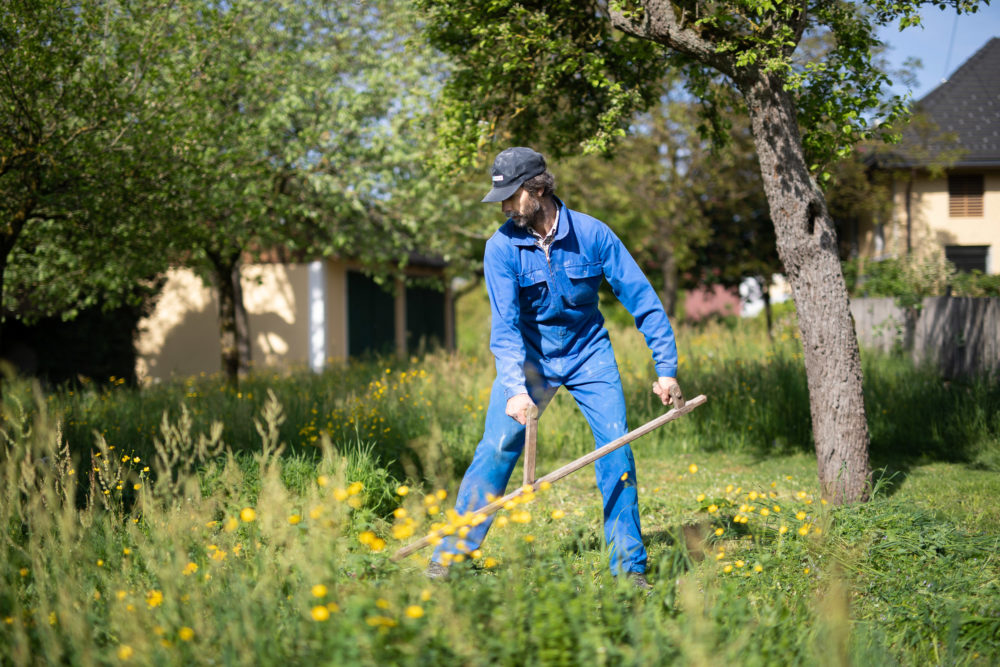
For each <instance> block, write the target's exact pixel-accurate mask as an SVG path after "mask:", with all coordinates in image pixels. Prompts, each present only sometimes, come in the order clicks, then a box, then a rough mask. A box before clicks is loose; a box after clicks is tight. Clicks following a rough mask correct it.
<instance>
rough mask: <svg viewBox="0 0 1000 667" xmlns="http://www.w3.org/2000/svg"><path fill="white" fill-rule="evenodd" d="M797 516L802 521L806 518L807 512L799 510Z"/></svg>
mask: <svg viewBox="0 0 1000 667" xmlns="http://www.w3.org/2000/svg"><path fill="white" fill-rule="evenodd" d="M795 518H796V519H798V520H799V521H802V520H803V519H805V518H806V513H805V512H803V511H802V510H799V511H798V512H796V513H795Z"/></svg>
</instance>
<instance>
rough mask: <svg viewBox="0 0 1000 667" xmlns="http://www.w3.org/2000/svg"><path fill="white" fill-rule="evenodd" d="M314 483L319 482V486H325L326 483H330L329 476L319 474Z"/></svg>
mask: <svg viewBox="0 0 1000 667" xmlns="http://www.w3.org/2000/svg"><path fill="white" fill-rule="evenodd" d="M316 483H317V484H319V485H320V486H326V485H327V484H329V483H330V478H329V477H327V476H326V475H320V476H319V477H317V478H316Z"/></svg>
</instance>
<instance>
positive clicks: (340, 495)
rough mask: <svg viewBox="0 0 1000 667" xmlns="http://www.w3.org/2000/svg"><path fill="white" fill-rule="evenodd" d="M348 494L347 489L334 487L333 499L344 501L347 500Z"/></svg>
mask: <svg viewBox="0 0 1000 667" xmlns="http://www.w3.org/2000/svg"><path fill="white" fill-rule="evenodd" d="M348 495H349V494H348V493H347V490H346V489H334V490H333V499H334V500H336V501H337V502H338V503H342V502H344V501H345V500H347V497H348Z"/></svg>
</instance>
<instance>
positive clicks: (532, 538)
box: [524, 535, 535, 543]
mask: <svg viewBox="0 0 1000 667" xmlns="http://www.w3.org/2000/svg"><path fill="white" fill-rule="evenodd" d="M524 541H525V542H529V543H530V542H534V541H535V536H534V535H525V536H524Z"/></svg>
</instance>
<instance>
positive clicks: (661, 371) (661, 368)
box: [656, 364, 677, 378]
mask: <svg viewBox="0 0 1000 667" xmlns="http://www.w3.org/2000/svg"><path fill="white" fill-rule="evenodd" d="M656 376H657V377H661V378H675V377H677V366H666V365H663V364H656Z"/></svg>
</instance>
